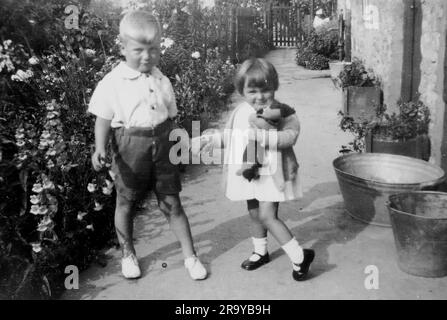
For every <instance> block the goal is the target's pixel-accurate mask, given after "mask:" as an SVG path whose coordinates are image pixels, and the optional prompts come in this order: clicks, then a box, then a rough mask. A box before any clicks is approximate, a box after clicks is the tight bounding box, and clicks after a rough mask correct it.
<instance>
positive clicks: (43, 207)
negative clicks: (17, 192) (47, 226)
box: [39, 206, 48, 215]
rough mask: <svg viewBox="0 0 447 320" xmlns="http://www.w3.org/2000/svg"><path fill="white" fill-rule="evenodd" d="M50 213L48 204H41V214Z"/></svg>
mask: <svg viewBox="0 0 447 320" xmlns="http://www.w3.org/2000/svg"><path fill="white" fill-rule="evenodd" d="M47 213H48V207H47V206H40V207H39V214H42V215H44V214H47Z"/></svg>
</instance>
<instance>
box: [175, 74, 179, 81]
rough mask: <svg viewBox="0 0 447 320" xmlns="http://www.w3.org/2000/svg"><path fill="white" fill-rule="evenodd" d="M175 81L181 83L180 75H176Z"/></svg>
mask: <svg viewBox="0 0 447 320" xmlns="http://www.w3.org/2000/svg"><path fill="white" fill-rule="evenodd" d="M175 80H177V81H179V82H180V77H179V75H178V74H176V75H175Z"/></svg>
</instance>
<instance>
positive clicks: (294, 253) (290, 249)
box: [282, 238, 304, 268]
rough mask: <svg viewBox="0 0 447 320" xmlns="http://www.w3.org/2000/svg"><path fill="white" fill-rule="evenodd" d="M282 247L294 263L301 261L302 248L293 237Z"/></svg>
mask: <svg viewBox="0 0 447 320" xmlns="http://www.w3.org/2000/svg"><path fill="white" fill-rule="evenodd" d="M282 248H283V250H284V251H285V252H286V253H287V255H288V256H289V258H290V260H291V261H292V263H293V264H294V265H295V264H300V263H301V262H303V260H304V253H303V248H302V247H301V246H300V245H299V244H298V241H297V240H296V239H295V238H292V239H291V240H290V241H289V242H287V243H286V244H284V245H283V246H282ZM298 268H299V267H298Z"/></svg>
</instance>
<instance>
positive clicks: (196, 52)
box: [191, 51, 200, 59]
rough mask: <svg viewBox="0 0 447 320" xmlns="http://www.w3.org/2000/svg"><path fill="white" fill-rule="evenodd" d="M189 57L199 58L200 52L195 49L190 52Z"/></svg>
mask: <svg viewBox="0 0 447 320" xmlns="http://www.w3.org/2000/svg"><path fill="white" fill-rule="evenodd" d="M191 57H193V58H194V59H199V58H200V52H199V51H195V52H193V53H192V54H191Z"/></svg>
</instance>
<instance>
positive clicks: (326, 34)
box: [296, 22, 338, 70]
mask: <svg viewBox="0 0 447 320" xmlns="http://www.w3.org/2000/svg"><path fill="white" fill-rule="evenodd" d="M334 23H335V22H330V23H327V24H324V25H323V26H320V27H318V28H317V29H316V30H312V31H311V32H310V34H309V35H308V36H306V38H305V39H304V41H303V42H301V43H299V44H298V45H297V52H296V62H297V64H298V65H300V66H303V67H306V68H308V69H311V70H323V69H328V68H329V61H330V60H331V59H336V58H337V44H338V32H337V26H336V25H334Z"/></svg>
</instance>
